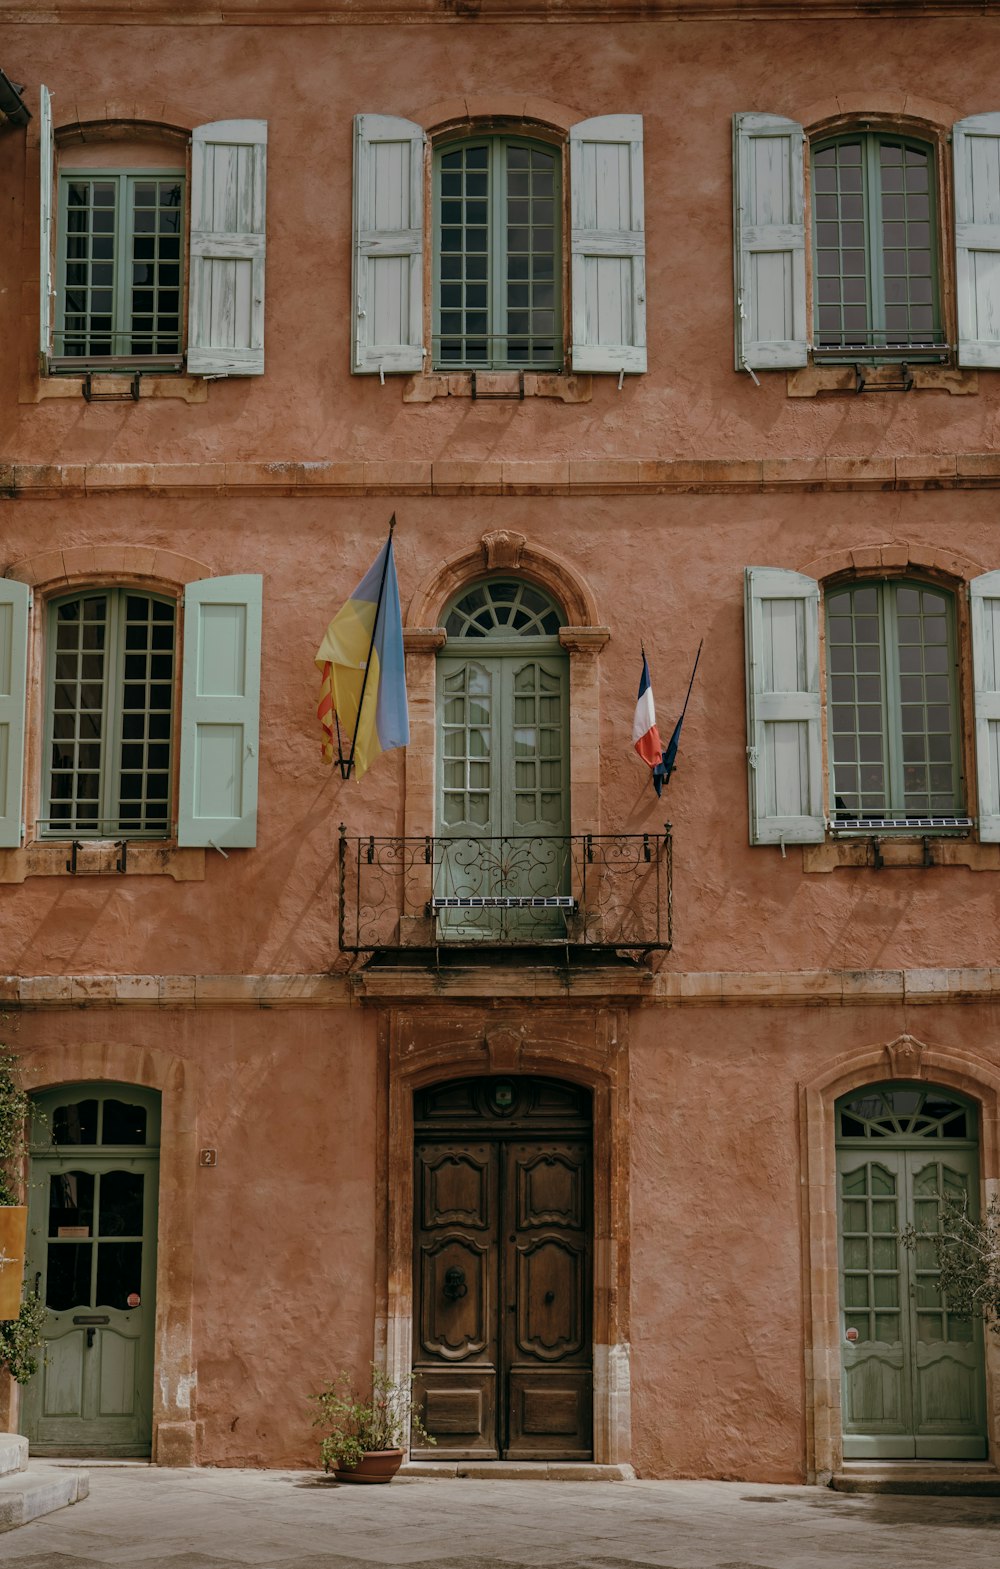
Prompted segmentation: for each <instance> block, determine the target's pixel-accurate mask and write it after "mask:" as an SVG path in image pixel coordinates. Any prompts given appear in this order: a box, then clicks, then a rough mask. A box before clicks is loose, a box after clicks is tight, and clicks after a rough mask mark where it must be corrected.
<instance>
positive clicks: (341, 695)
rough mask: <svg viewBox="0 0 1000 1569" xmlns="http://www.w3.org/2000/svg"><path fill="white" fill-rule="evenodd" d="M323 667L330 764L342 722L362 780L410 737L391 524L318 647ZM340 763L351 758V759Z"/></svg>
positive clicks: (321, 712)
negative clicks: (379, 759)
mask: <svg viewBox="0 0 1000 1569" xmlns="http://www.w3.org/2000/svg"><path fill="white" fill-rule="evenodd" d="M393 521H395V519H394V520H393ZM376 617H377V624H376ZM373 634H374V635H373ZM316 664H317V666H318V668H319V670H320V672H321V674H322V681H321V685H320V698H319V707H318V709H317V715H318V718H319V722H320V725H321V726H322V729H323V761H324V762H325V763H332V762H333V761H334V756H335V731H336V724H337V722H338V721H339V724H340V739H341V743H342V745H343V749H344V753H345V754H347V755H350V750H351V747H352V744H353V754H354V769H355V773H356V776H357V778H358V779H360V778H361V777H362V775H363V774H365V773H366V772H367V771H368V769H369V768H370V767H371V765H372V763H373V762H374V761H375V759H376V757H378V756H379V754H380V753H381V752H390V751H392V749H393V747H397V746H406V744H407V742H408V741H409V739H410V719H409V714H408V712H407V707H406V673H405V667H404V661H403V617H402V613H401V611H400V608H399V584H398V583H397V581H396V563H395V560H394V558H393V554H392V531H391V529H390V532H389V538H388V539H387V540H386V542H385V544H384V546H383V547H382V549H381V550H380V551H379V553H378V556H377V558H376V560H375V562H374V564H373V565H372V567H371V568H370V569H369V570H368V572H366V573H365V575H364V577H363V578H362V579H361V582H360V583H359V584H358V586H357V588H356V589H355V590H354V593H353V594H352V595H351V597H350V599H349V600H348V601H347V603H346V605H344V607H343V609H342V610H338V611H337V614H336V615H335V616H334V618H333V620H332V621H331V622H330V625H329V626H328V627H327V629H326V636H325V637H324V638H323V641H322V643H321V644H320V645H319V648H318V649H317V650H316ZM366 670H367V680H366V679H365V672H366ZM362 691H363V693H364V697H363V699H362ZM337 760H338V762H339V761H341V760H343V761H345V762H346V756H344V757H343V759H341V757H340V756H338V757H337Z"/></svg>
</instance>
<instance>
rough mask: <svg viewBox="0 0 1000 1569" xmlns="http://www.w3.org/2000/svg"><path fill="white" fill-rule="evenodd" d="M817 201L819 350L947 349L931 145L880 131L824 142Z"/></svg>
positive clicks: (816, 151)
mask: <svg viewBox="0 0 1000 1569" xmlns="http://www.w3.org/2000/svg"><path fill="white" fill-rule="evenodd" d="M812 204H813V239H814V245H813V297H814V323H815V326H814V335H815V341H814V346H815V349H816V351H817V352H819V353H823V352H827V353H834V352H836V351H841V352H843V353H846V354H857V353H862V352H863V353H868V354H871V353H874V354H875V355H876V356H877V355H878V354H879V352H881V353H883V354H886V355H887V356H888V357H889V358H892V357H893V356H894V355H895V356H897V357H898V356H899V355H900V354H901V353H902V352H903V351H906V353H907V354H909V355H910V356H912V355H913V354H914V353H915V352H916V353H918V354H919V352H920V351H921V350H923V351H925V352H928V351H933V350H935V349H936V350H937V351H938V353H939V354H940V351H941V349H942V348H943V347H944V343H945V334H944V331H943V327H942V320H941V307H940V291H939V285H938V266H937V261H938V257H937V249H938V236H937V212H936V203H935V164H934V150H933V148H932V147H930V146H929V145H928V144H927V143H926V142H920V141H916V140H914V139H913V138H911V137H908V136H900V135H891V134H886V133H883V132H875V131H852V132H850V133H849V134H847V135H844V136H838V137H836V138H835V139H832V140H827V141H820V142H816V143H814V145H813V148H812Z"/></svg>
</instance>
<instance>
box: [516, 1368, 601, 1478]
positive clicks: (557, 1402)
mask: <svg viewBox="0 0 1000 1569" xmlns="http://www.w3.org/2000/svg"><path fill="white" fill-rule="evenodd" d="M592 1382H593V1380H592V1376H591V1374H590V1372H589V1371H586V1370H572V1369H568V1368H551V1369H541V1368H532V1369H530V1370H527V1369H512V1370H511V1374H510V1389H509V1401H510V1413H509V1430H508V1437H507V1446H506V1454H507V1455H509V1456H510V1457H511V1458H512V1459H519V1460H544V1459H546V1458H548V1457H550V1456H554V1455H557V1456H559V1458H560V1459H563V1460H587V1459H589V1458H590V1456H591V1454H592V1452H593V1449H592V1445H593V1440H592V1438H591V1433H592V1430H593V1416H592V1411H591V1405H592Z"/></svg>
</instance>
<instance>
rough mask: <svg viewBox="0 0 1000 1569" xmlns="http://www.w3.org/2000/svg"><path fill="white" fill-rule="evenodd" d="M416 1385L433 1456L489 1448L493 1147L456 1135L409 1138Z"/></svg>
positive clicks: (426, 1451)
mask: <svg viewBox="0 0 1000 1569" xmlns="http://www.w3.org/2000/svg"><path fill="white" fill-rule="evenodd" d="M415 1154H416V1169H415V1180H416V1205H415V1209H416V1216H417V1232H416V1237H415V1268H414V1277H415V1280H414V1284H415V1289H416V1293H417V1300H416V1303H415V1309H416V1311H415V1314H414V1348H413V1351H414V1371H415V1373H416V1375H417V1376H416V1381H415V1384H414V1393H415V1396H416V1401H417V1409H418V1410H419V1411H420V1414H421V1419H422V1421H423V1423H424V1426H425V1427H426V1429H427V1431H428V1432H429V1433H430V1434H431V1435H432V1436H433V1437H434V1438H436V1439H437V1440H438V1444H437V1447H436V1448H429V1447H428V1448H421V1447H419V1446H417V1445H415V1446H414V1448H413V1453H414V1454H415V1455H418V1456H424V1457H425V1458H426V1457H430V1458H433V1457H435V1456H441V1457H442V1458H454V1457H461V1456H468V1455H475V1456H478V1457H480V1458H490V1457H493V1456H495V1455H496V1453H497V1448H496V1383H497V1366H496V1357H497V1318H498V1314H499V1307H498V1301H497V1284H498V1249H497V1243H498V1233H497V1224H498V1218H499V1217H498V1213H497V1198H498V1191H497V1167H498V1152H497V1148H496V1146H495V1145H494V1144H491V1143H489V1142H488V1141H486V1140H483V1141H472V1140H468V1139H463V1138H462V1137H461V1135H458V1136H457V1137H455V1138H454V1139H452V1138H450V1137H449V1138H448V1139H447V1140H446V1141H440V1140H427V1141H425V1142H424V1141H418V1143H417V1145H416V1151H415Z"/></svg>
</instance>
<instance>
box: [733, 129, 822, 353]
mask: <svg viewBox="0 0 1000 1569" xmlns="http://www.w3.org/2000/svg"><path fill="white" fill-rule="evenodd" d="M804 141H805V136H804V132H803V130H802V127H801V125H797V124H796V123H795V121H794V120H783V119H782V118H781V117H780V116H779V115H774V114H737V115H734V116H733V207H734V217H733V241H734V253H735V276H736V369H737V370H746V369H747V368H752V369H754V370H772V369H780V368H781V367H783V366H796V365H805V364H806V362H807V359H808V353H809V342H808V339H809V330H808V326H807V322H806V227H805V181H804V177H803V170H802V158H803V145H804Z"/></svg>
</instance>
